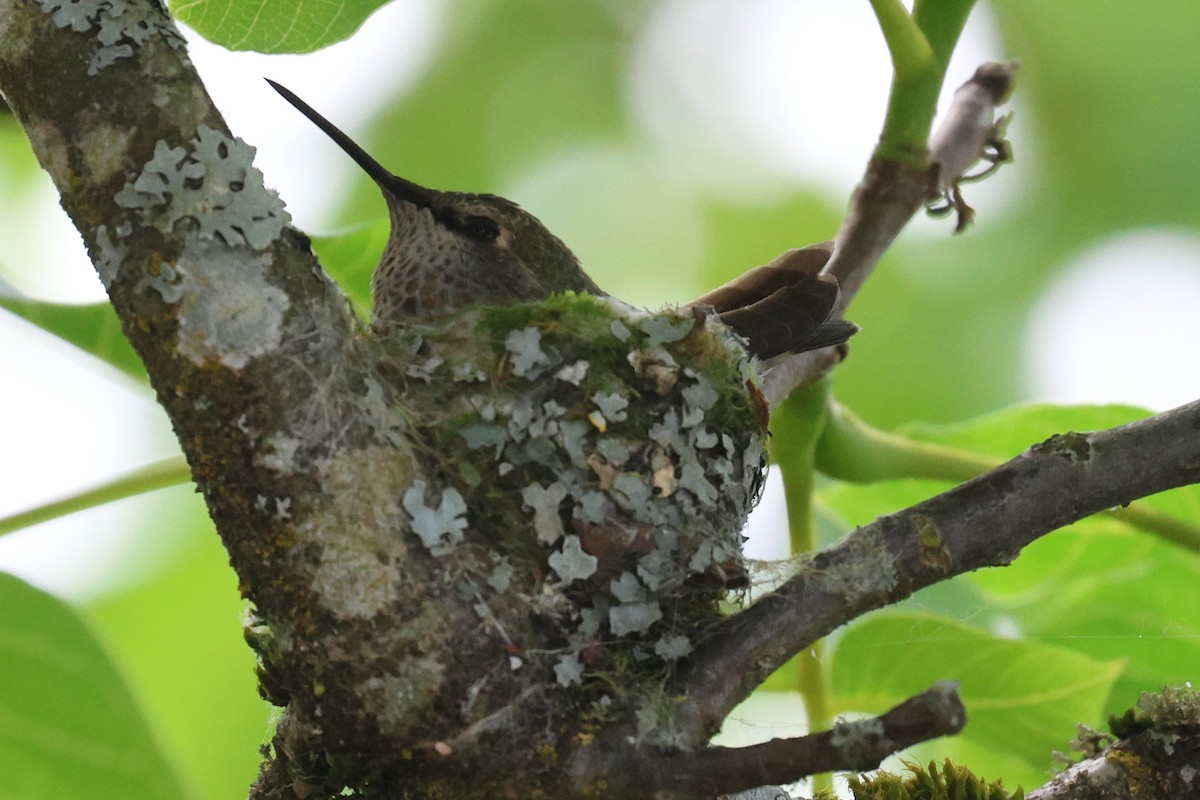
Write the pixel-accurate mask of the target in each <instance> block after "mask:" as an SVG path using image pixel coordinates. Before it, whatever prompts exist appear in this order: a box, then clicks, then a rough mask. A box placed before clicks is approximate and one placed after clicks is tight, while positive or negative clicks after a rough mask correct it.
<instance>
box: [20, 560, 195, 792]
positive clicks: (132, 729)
mask: <svg viewBox="0 0 1200 800" xmlns="http://www.w3.org/2000/svg"><path fill="white" fill-rule="evenodd" d="M0 609H2V611H0V764H3V765H4V768H3V769H0V796H2V797H5V798H13V800H26V799H28V800H40V799H41V798H48V797H62V798H68V797H87V798H95V799H96V800H100V798H114V800H116V799H117V798H119V799H120V800H138V798H145V800H170V798H182V797H183V796H184V792H183V790H182V788H181V786H180V784H179V781H178V778H177V777H176V776H175V774H174V773H173V772H172V770H171V768H170V766H168V763H167V760H166V758H165V757H164V756H163V754H162V753H161V752H160V750H159V747H158V744H157V742H155V740H154V737H153V736H152V735H151V732H150V729H149V726H148V725H147V723H146V721H145V719H144V718H143V717H142V713H141V711H140V709H139V708H138V707H137V704H136V703H135V702H134V699H133V696H132V695H131V694H130V692H129V689H128V688H127V687H126V685H125V682H124V681H123V680H122V678H121V676H120V675H119V674H118V673H117V670H116V668H115V667H114V666H113V664H112V662H111V661H110V660H109V658H108V655H107V654H106V653H105V652H104V650H103V649H102V648H101V647H100V645H99V644H98V643H97V642H96V640H95V639H94V638H93V637H92V634H91V633H90V632H89V631H88V629H87V628H86V627H85V626H84V624H83V623H82V622H81V621H80V619H79V618H78V617H77V616H76V614H75V612H74V611H72V610H71V608H70V607H68V606H67V605H66V604H65V603H63V602H61V601H60V600H57V599H56V598H54V597H52V596H50V595H48V594H46V593H45V592H42V591H40V590H38V589H35V588H33V587H32V586H30V585H28V584H26V583H24V582H23V581H21V580H19V579H17V578H14V577H12V576H11V575H5V574H2V573H0Z"/></svg>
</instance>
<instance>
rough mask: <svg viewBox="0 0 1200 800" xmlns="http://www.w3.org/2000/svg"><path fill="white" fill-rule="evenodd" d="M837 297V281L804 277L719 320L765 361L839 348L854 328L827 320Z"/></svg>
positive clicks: (755, 354)
mask: <svg viewBox="0 0 1200 800" xmlns="http://www.w3.org/2000/svg"><path fill="white" fill-rule="evenodd" d="M838 294H839V290H838V285H837V279H836V278H834V277H832V276H830V275H819V276H816V277H805V278H802V279H801V280H799V281H798V282H796V283H794V284H792V285H791V286H786V287H784V288H782V289H778V290H777V291H775V292H773V293H772V294H771V295H770V296H768V297H764V298H763V299H761V300H759V301H757V302H755V303H751V304H750V305H748V306H745V307H744V308H735V309H733V310H732V311H726V312H724V313H723V314H720V315H719V316H720V317H721V321H722V322H724V323H725V324H726V325H728V326H729V327H731V328H733V330H734V331H735V332H736V333H737V334H739V335H740V336H742V337H744V338H745V339H746V341H747V342H749V348H748V349H749V350H750V354H751V355H754V356H758V357H759V358H760V359H763V360H766V359H768V358H774V357H775V356H780V355H783V354H785V353H801V352H804V351H805V350H816V349H818V348H821V347H828V346H830V345H835V344H841V343H842V342H844V341H846V340H847V339H849V338H850V337H851V336H852V335H854V333H855V332H856V331H857V330H858V326H857V325H855V324H854V323H852V322H846V321H845V320H840V319H838V320H831V319H830V318H829V317H830V315H831V314H832V313H833V308H834V306H835V305H836V304H837V299H838Z"/></svg>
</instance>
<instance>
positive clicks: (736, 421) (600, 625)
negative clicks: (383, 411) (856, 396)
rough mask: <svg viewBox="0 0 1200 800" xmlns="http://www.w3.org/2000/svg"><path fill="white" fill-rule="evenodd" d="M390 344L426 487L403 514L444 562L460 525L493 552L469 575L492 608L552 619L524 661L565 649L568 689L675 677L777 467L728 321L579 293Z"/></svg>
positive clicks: (477, 312) (461, 318)
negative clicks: (765, 479)
mask: <svg viewBox="0 0 1200 800" xmlns="http://www.w3.org/2000/svg"><path fill="white" fill-rule="evenodd" d="M385 349H386V351H387V357H386V367H387V369H386V370H385V371H386V372H388V373H389V374H390V375H391V376H392V378H393V380H394V381H396V382H397V383H398V384H399V386H398V388H400V390H401V391H400V394H401V396H403V398H404V408H403V409H401V413H402V414H403V415H404V416H405V417H406V419H407V420H408V422H409V423H410V426H411V428H410V430H411V431H412V432H414V433H415V435H416V438H417V443H418V451H419V452H420V454H421V456H420V457H421V458H422V459H423V460H424V461H425V463H426V469H425V470H424V472H425V474H426V475H427V476H430V477H429V480H427V481H426V482H424V483H423V484H422V485H421V486H419V487H416V491H415V492H414V491H413V490H410V494H409V495H407V496H406V500H405V507H406V509H408V510H409V512H410V514H412V515H413V522H414V526H416V527H420V528H422V529H421V530H418V531H417V532H418V534H419V535H420V536H421V538H422V541H423V542H424V543H425V544H426V546H431V545H430V543H431V542H434V543H436V546H438V547H445V548H446V550H445V553H444V554H445V555H446V559H445V560H446V564H447V569H457V568H459V567H458V566H456V564H458V565H460V564H461V560H458V559H456V558H455V557H454V552H453V547H454V543H453V542H451V541H450V538H453V536H456V535H457V533H455V530H457V531H459V532H461V536H462V539H461V541H462V542H463V543H464V544H474V545H485V546H486V547H488V548H491V550H492V556H491V559H490V561H489V562H488V564H489V567H488V570H487V571H486V573H484V572H481V571H480V568H479V566H478V565H479V563H480V562H479V560H478V559H474V560H473V563H474V564H475V566H474V567H472V568H470V569H471V570H472V571H473V572H474V574H473V575H472V576H471V578H472V584H473V585H474V586H476V587H481V596H480V603H481V614H493V615H495V616H496V619H495V620H494V622H495V624H496V625H497V626H498V627H499V628H503V627H504V619H503V617H504V616H505V615H506V614H509V613H520V614H522V615H535V616H537V617H538V618H539V619H540V620H541V622H542V624H541V625H540V626H537V627H536V628H535V630H537V631H538V636H539V638H540V641H529V642H514V643H511V644H512V645H513V647H514V648H515V650H516V651H517V652H528V651H539V652H541V653H547V652H549V653H551V654H552V655H550V656H543V657H548V658H550V659H551V661H552V663H553V668H554V670H555V675H556V678H557V681H558V682H559V683H560V684H562V685H564V686H570V685H577V684H580V683H584V682H588V681H590V680H592V679H595V680H596V681H597V682H598V683H600V684H608V685H611V684H612V683H613V680H612V679H613V678H614V677H615V676H614V671H615V673H624V672H625V671H626V670H628V669H637V670H649V671H650V672H652V673H654V672H657V673H659V674H665V673H664V667H667V668H669V665H670V664H671V663H672V662H673V661H675V660H677V659H679V658H681V657H682V656H684V655H686V653H687V652H689V651H690V649H691V648H692V647H694V646H695V644H696V643H697V638H698V637H699V636H702V635H703V632H704V630H705V629H707V628H708V627H709V626H710V625H711V624H713V623H715V622H716V620H717V619H719V615H720V611H719V609H718V601H719V600H720V599H721V598H722V597H724V596H725V595H726V594H727V592H728V590H729V589H730V588H731V587H736V586H738V585H740V583H741V581H742V580H743V577H744V568H743V564H742V555H741V542H742V538H741V529H742V527H743V524H744V521H745V517H746V514H747V513H748V512H749V510H750V508H751V506H752V505H753V504H754V502H755V501H756V500H757V494H758V492H759V489H760V487H761V479H762V470H763V468H764V466H765V461H764V452H763V442H762V438H763V435H764V433H765V426H764V422H763V420H762V419H761V418H760V416H759V414H758V413H756V410H755V406H754V403H753V402H752V393H753V392H755V391H757V390H756V388H755V387H756V385H757V382H756V377H755V376H754V374H753V373H752V371H751V369H750V367H749V364H748V362H747V360H746V353H745V350H744V349H743V348H742V347H741V345H740V343H739V342H738V341H737V340H736V339H734V338H733V337H732V336H731V335H730V334H729V333H728V332H727V331H726V329H725V328H724V327H723V326H722V325H721V324H720V323H719V322H717V321H716V320H715V319H713V318H710V317H708V316H706V315H703V314H700V313H697V312H694V311H692V310H690V309H683V310H667V311H663V312H660V313H655V314H648V313H646V312H642V311H637V310H634V309H631V308H629V307H626V306H623V305H622V304H619V303H616V302H614V301H611V300H609V299H607V298H597V297H594V296H591V295H576V294H571V293H567V294H561V295H556V296H554V297H552V298H550V299H548V300H547V301H545V302H542V303H526V304H517V305H510V306H504V307H496V308H482V309H473V310H471V311H468V312H465V313H462V314H459V315H455V316H453V317H451V318H448V319H444V320H441V321H439V322H438V323H437V324H436V325H426V326H422V327H420V328H416V327H413V328H407V329H404V330H400V331H396V332H394V333H393V334H391V335H390V336H389V337H388V339H387V340H386V341H385ZM446 498H451V499H452V500H453V503H451V504H450V505H449V506H447V500H446ZM459 498H461V501H462V503H461V513H460V514H457V515H455V514H454V511H455V509H456V508H458V506H457V505H456V504H457V503H458V499H459ZM410 501H411V502H410ZM439 515H440V516H439ZM513 520H521V521H522V522H521V524H520V525H516V526H514V525H513V524H512V522H513ZM439 525H441V526H443V527H445V528H446V534H447V537H448V538H446V539H445V540H441V539H438V538H437V535H438V533H439V528H438V526H439ZM422 526H423V527H422ZM455 541H456V542H457V541H458V540H457V539H455ZM518 597H519V598H520V600H521V602H519V603H514V599H515V598H518ZM484 607H486V608H487V609H488V610H487V611H484ZM622 682H623V681H617V683H622Z"/></svg>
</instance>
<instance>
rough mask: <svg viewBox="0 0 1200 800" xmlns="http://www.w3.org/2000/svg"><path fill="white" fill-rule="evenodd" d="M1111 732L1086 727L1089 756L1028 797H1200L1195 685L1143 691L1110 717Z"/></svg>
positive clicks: (1081, 744)
mask: <svg viewBox="0 0 1200 800" xmlns="http://www.w3.org/2000/svg"><path fill="white" fill-rule="evenodd" d="M1110 724H1111V726H1112V728H1113V734H1114V735H1112V736H1108V735H1098V734H1096V733H1095V732H1093V731H1084V732H1083V734H1082V735H1081V736H1080V737H1079V738H1078V739H1077V741H1076V742H1075V743H1074V746H1076V747H1077V748H1079V749H1081V750H1082V751H1083V755H1084V758H1083V759H1081V760H1080V761H1078V762H1076V763H1074V764H1072V765H1071V766H1070V767H1068V768H1067V769H1065V770H1063V771H1062V772H1060V773H1059V774H1058V775H1056V776H1054V778H1053V779H1052V780H1051V781H1050V782H1049V783H1047V784H1046V785H1045V786H1042V787H1041V788H1039V789H1036V790H1034V791H1032V792H1030V793H1028V794H1027V795H1026V797H1027V798H1028V800H1090V798H1095V797H1103V798H1105V800H1176V798H1181V797H1197V796H1200V769H1198V768H1197V764H1200V695H1198V694H1197V693H1196V691H1195V690H1193V689H1190V688H1183V689H1173V688H1167V689H1164V690H1162V691H1161V692H1156V693H1153V694H1150V693H1147V694H1143V695H1142V697H1141V698H1140V699H1139V700H1138V707H1137V708H1136V709H1130V710H1129V711H1127V712H1126V713H1125V715H1124V716H1123V717H1114V718H1113V719H1112V720H1111V722H1110Z"/></svg>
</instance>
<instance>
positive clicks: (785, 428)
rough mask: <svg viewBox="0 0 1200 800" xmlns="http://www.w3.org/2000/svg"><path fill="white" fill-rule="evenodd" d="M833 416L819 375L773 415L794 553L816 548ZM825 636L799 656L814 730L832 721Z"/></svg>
mask: <svg viewBox="0 0 1200 800" xmlns="http://www.w3.org/2000/svg"><path fill="white" fill-rule="evenodd" d="M828 416H829V382H828V381H827V380H826V381H820V382H818V383H816V384H814V385H812V386H807V387H805V388H803V389H800V390H798V391H795V392H793V393H792V394H791V395H790V396H789V397H788V399H787V400H786V401H784V403H783V405H782V406H781V407H780V408H779V409H778V410H776V411H775V413H774V414H772V416H771V440H770V449H771V460H772V461H774V462H775V463H776V464H777V465H778V467H779V471H780V473H781V474H782V476H783V492H784V497H785V499H786V501H787V517H788V536H789V540H790V542H791V551H792V554H793V555H796V554H799V553H811V552H814V551H815V550H816V548H817V525H816V515H815V513H814V511H813V491H814V489H815V488H816V485H815V479H816V467H815V464H816V448H817V443H818V442H819V441H820V440H821V439H822V431H823V430H824V428H825V426H826V424H827V421H828ZM824 656H825V642H824V641H817V642H814V643H813V645H812V646H811V647H810V648H809V649H808V650H807V651H805V652H804V653H801V654H800V657H799V658H797V659H795V660H794V662H793V663H795V664H796V682H795V685H796V687H797V688H798V690H799V692H800V698H801V701H802V702H803V703H804V714H805V716H806V717H807V718H808V729H809V730H810V731H818V730H826V729H827V728H829V726H830V723H831V719H830V717H831V712H830V696H829V695H830V688H829V683H828V680H827V676H826V674H825V658H824ZM813 788H814V791H815V790H821V789H824V790H827V791H832V789H833V776H832V775H830V774H828V773H824V774H820V775H814V776H813Z"/></svg>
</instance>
